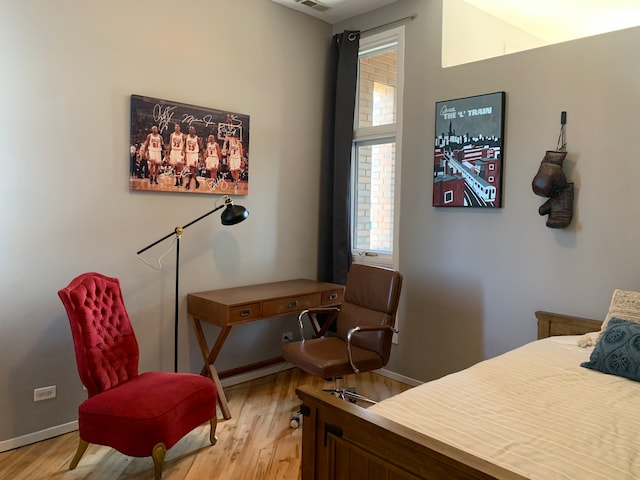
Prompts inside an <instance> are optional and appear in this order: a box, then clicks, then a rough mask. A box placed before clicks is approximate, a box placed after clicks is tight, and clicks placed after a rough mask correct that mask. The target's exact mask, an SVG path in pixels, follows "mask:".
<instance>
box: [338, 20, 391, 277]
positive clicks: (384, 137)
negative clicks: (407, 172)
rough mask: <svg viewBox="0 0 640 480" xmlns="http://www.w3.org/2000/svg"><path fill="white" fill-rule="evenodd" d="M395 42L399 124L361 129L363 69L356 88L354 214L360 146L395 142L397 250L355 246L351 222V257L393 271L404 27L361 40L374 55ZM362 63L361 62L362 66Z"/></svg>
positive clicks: (362, 48)
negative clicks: (380, 250)
mask: <svg viewBox="0 0 640 480" xmlns="http://www.w3.org/2000/svg"><path fill="white" fill-rule="evenodd" d="M391 42H397V46H398V64H397V65H398V72H397V75H398V76H397V86H396V123H395V124H390V125H379V126H373V127H362V128H358V122H359V105H358V102H359V97H360V95H359V92H360V69H359V68H358V83H357V86H356V89H357V90H356V110H355V115H354V132H353V145H352V151H351V159H352V162H351V165H352V171H351V179H352V180H351V207H352V208H351V211H352V212H357V208H356V201H357V199H356V198H355V197H356V196H355V191H356V188H355V187H356V185H355V183H356V182H357V180H358V179H357V172H356V171H355V170H356V166H357V158H356V151H357V147H358V145H366V144H371V142H372V141H373V142H376V141H380V143H388V142H389V140H392V141H395V165H394V172H395V173H394V177H395V178H394V180H395V182H394V199H393V247H392V252H391V253H386V252H374V251H369V250H364V249H358V248H356V247H355V240H356V237H355V231H356V220H357V219H356V218H355V215H352V217H351V220H350V229H351V254H352V256H353V262H354V263H364V264H369V265H381V266H387V267H392V268H396V269H397V268H398V267H399V260H398V254H399V244H400V241H399V238H400V179H401V177H402V175H401V159H402V105H403V101H402V99H403V86H404V26H400V27H397V28H393V29H390V30H386V31H384V32H380V33H377V34H373V35H369V36H365V37H363V38H361V39H360V53H367V52H371V51H372V50H374V49H375V48H381V47H383V46H385V45H388V44H389V43H391ZM359 64H360V62H359V61H358V65H359Z"/></svg>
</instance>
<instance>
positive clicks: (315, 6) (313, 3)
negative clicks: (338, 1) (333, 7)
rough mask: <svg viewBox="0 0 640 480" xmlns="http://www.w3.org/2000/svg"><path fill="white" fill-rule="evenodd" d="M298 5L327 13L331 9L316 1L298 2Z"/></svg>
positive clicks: (304, 0) (299, 0)
mask: <svg viewBox="0 0 640 480" xmlns="http://www.w3.org/2000/svg"><path fill="white" fill-rule="evenodd" d="M296 3H299V4H301V5H305V6H307V7H309V8H313V9H314V10H317V11H318V12H326V11H327V10H329V7H328V6H326V5H323V4H322V3H320V2H316V1H315V0H296Z"/></svg>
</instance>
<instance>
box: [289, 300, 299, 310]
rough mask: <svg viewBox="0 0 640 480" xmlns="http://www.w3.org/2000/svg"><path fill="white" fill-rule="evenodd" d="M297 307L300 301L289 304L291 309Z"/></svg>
mask: <svg viewBox="0 0 640 480" xmlns="http://www.w3.org/2000/svg"><path fill="white" fill-rule="evenodd" d="M297 306H298V301H297V300H294V301H292V302H289V308H296V307H297Z"/></svg>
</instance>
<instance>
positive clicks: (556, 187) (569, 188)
mask: <svg viewBox="0 0 640 480" xmlns="http://www.w3.org/2000/svg"><path fill="white" fill-rule="evenodd" d="M566 124H567V112H562V114H561V115H560V135H559V136H558V144H557V146H556V150H548V151H547V152H546V153H545V155H544V158H543V159H542V162H540V167H539V168H538V173H536V176H535V177H533V181H532V182H531V187H532V189H533V193H535V194H536V195H539V196H541V197H547V198H549V200H547V201H546V202H545V203H544V204H543V205H541V206H540V208H539V209H538V213H539V214H540V215H549V218H547V227H549V228H566V227H567V226H569V224H570V223H571V220H572V219H573V183H568V182H567V177H566V176H565V174H564V171H563V170H562V164H563V163H564V159H565V158H566V157H567V140H566V131H565V125H566Z"/></svg>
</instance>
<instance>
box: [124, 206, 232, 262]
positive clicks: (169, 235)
mask: <svg viewBox="0 0 640 480" xmlns="http://www.w3.org/2000/svg"><path fill="white" fill-rule="evenodd" d="M230 202H231V199H230V198H229V197H228V196H226V195H225V198H224V203H223V204H222V205H218V206H217V207H216V208H214V209H213V210H211V211H210V212H207V213H205V214H204V215H200V216H199V217H198V218H196V219H195V220H192V221H190V222H189V223H187V224H186V225H185V226H184V227H176V228H175V229H174V230H173V232H171V233H169V234H167V235H165V236H164V237H162V238H161V239H159V240H156V241H155V242H153V243H152V244H151V245H147V246H146V247H144V248H143V249H141V250H138V251H137V252H136V255H140V254H141V253H143V252H146V251H147V250H149V249H150V248H151V247H155V246H156V245H157V244H159V243H160V242H164V241H165V240H166V239H167V238H169V237H171V236H172V235H176V236H178V237H179V236H180V235H182V231H183V230H184V229H185V228H187V227H190V226H191V225H193V224H194V223H197V222H199V221H200V220H202V219H203V218H206V217H208V216H209V215H211V214H212V213H215V212H217V211H218V210H220V209H221V208H224V207H226V206H227V205H228V204H229V203H230Z"/></svg>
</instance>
